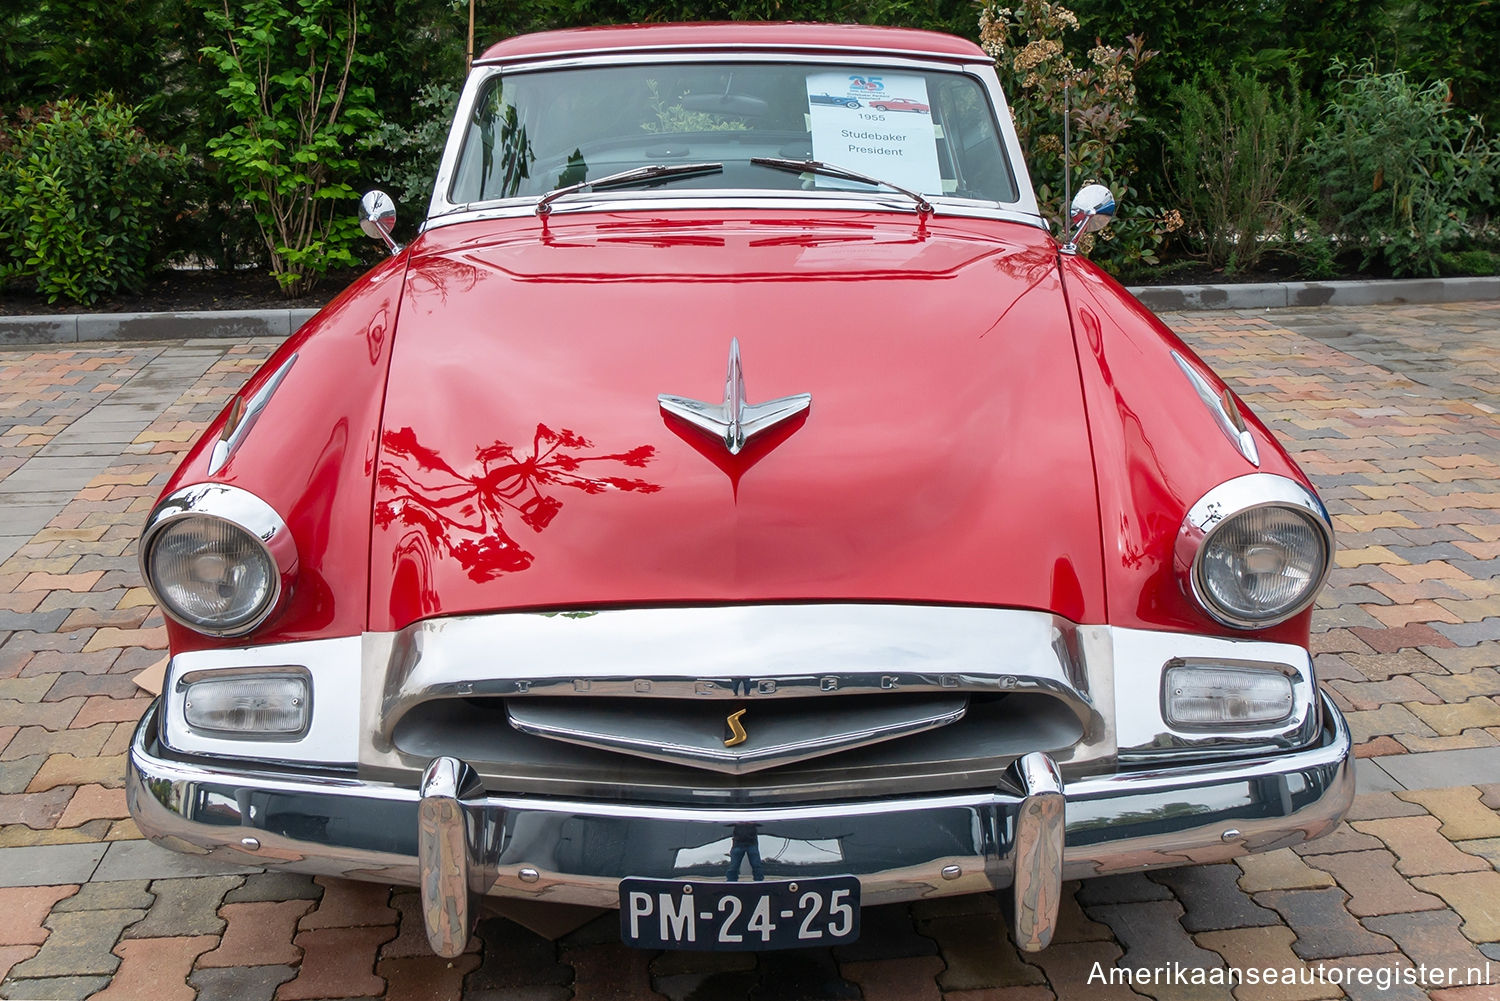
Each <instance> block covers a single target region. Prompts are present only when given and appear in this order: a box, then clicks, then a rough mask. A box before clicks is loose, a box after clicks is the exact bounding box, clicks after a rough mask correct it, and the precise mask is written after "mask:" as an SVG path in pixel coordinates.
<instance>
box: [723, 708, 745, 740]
mask: <svg viewBox="0 0 1500 1001" xmlns="http://www.w3.org/2000/svg"><path fill="white" fill-rule="evenodd" d="M743 715H745V710H743V709H741V710H739V711H738V712H732V713H730V714H729V718H728V719H726V720H724V722H725V723H727V724H729V736H727V737H725V738H724V746H725V747H734V746H735V745H736V744H743V743H744V742H745V741H747V740H749V739H750V738H749V737H748V736H747V735H746V733H745V728H744V727H742V726H740V717H741V716H743Z"/></svg>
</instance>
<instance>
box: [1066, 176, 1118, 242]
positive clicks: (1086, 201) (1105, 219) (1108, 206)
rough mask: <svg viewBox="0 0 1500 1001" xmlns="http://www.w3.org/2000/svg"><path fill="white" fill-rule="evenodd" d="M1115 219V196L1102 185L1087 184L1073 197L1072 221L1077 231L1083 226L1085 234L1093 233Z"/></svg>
mask: <svg viewBox="0 0 1500 1001" xmlns="http://www.w3.org/2000/svg"><path fill="white" fill-rule="evenodd" d="M1114 218H1115V196H1114V194H1112V193H1111V192H1110V190H1109V189H1108V188H1106V187H1105V186H1104V185H1102V184H1085V185H1084V186H1083V187H1082V188H1079V189H1078V194H1076V195H1074V196H1073V206H1072V214H1071V216H1070V219H1071V221H1072V224H1073V227H1074V228H1075V229H1076V228H1077V227H1078V226H1080V225H1082V226H1083V227H1084V228H1083V230H1082V232H1081V233H1079V235H1080V236H1081V235H1083V233H1093V232H1097V231H1098V230H1101V229H1103V228H1104V227H1105V226H1108V225H1109V224H1110V223H1111V222H1112V221H1113V220H1114Z"/></svg>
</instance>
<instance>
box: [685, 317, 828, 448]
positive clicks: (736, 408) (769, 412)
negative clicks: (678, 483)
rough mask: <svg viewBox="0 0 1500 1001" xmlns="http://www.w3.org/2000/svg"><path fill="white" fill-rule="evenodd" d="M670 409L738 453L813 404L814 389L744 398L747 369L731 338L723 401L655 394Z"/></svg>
mask: <svg viewBox="0 0 1500 1001" xmlns="http://www.w3.org/2000/svg"><path fill="white" fill-rule="evenodd" d="M656 400H657V402H658V403H660V404H661V408H662V409H663V410H665V411H666V412H667V413H669V414H672V415H674V416H676V417H680V418H682V419H683V420H685V421H687V422H688V423H689V424H691V425H693V426H694V427H696V428H700V429H702V430H704V431H707V432H708V433H709V434H711V435H713V436H714V437H715V438H717V439H718V440H719V441H722V442H723V443H724V447H725V448H727V449H729V454H730V455H739V454H740V450H741V449H743V448H744V447H745V444H746V442H748V441H750V439H752V438H754V437H755V436H756V435H758V434H761V433H762V432H764V431H769V430H770V429H771V428H773V427H775V426H776V425H778V424H781V423H783V422H784V421H788V420H791V419H792V418H793V417H796V416H797V415H798V414H800V413H802V412H803V411H804V410H806V409H807V408H808V407H810V406H812V394H811V393H798V394H796V395H795V396H783V397H781V398H780V399H778V400H768V401H766V402H765V403H747V402H746V401H745V373H744V370H743V369H742V368H741V367H740V341H739V338H737V337H736V338H731V339H730V341H729V372H728V373H727V374H726V375H725V376H724V402H723V403H704V402H703V401H702V400H690V399H688V398H687V397H685V396H671V395H669V394H667V393H662V394H661V395H660V396H658V397H657V398H656Z"/></svg>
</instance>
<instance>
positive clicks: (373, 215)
mask: <svg viewBox="0 0 1500 1001" xmlns="http://www.w3.org/2000/svg"><path fill="white" fill-rule="evenodd" d="M359 228H360V229H362V230H364V231H365V233H366V234H367V235H368V236H372V237H374V238H375V239H377V240H381V241H383V242H384V243H385V245H386V246H387V247H389V248H390V250H391V253H392V254H399V253H401V245H400V244H399V243H397V242H396V240H395V238H394V237H392V236H391V232H392V231H393V230H395V228H396V202H395V199H393V198H391V196H390V195H388V194H386V193H385V192H384V191H368V192H366V193H365V196H364V197H363V198H361V199H360V200H359Z"/></svg>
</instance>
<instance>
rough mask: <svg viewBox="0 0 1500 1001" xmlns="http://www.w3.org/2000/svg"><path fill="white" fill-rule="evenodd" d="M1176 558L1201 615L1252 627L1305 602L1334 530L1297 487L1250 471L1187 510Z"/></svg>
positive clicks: (1319, 576) (1319, 578)
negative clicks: (1199, 606) (1205, 613)
mask: <svg viewBox="0 0 1500 1001" xmlns="http://www.w3.org/2000/svg"><path fill="white" fill-rule="evenodd" d="M1176 555H1177V564H1178V569H1179V571H1180V572H1181V573H1183V574H1184V576H1185V577H1186V580H1187V584H1188V589H1189V591H1190V592H1191V593H1192V595H1193V597H1194V598H1195V599H1196V600H1197V602H1198V603H1199V604H1200V605H1201V606H1202V607H1203V609H1204V611H1206V612H1208V614H1209V615H1211V616H1213V617H1214V618H1215V619H1217V620H1219V621H1220V622H1223V623H1225V624H1226V625H1230V626H1235V627H1237V628H1240V629H1259V628H1263V627H1265V626H1271V625H1275V624H1276V623H1278V622H1284V621H1286V620H1287V619H1289V618H1291V617H1292V616H1293V615H1296V614H1297V613H1298V612H1300V611H1302V610H1303V609H1304V608H1306V607H1307V606H1308V605H1309V604H1311V603H1312V600H1313V598H1314V596H1315V595H1316V594H1317V592H1318V588H1319V587H1320V586H1322V583H1323V580H1324V578H1325V577H1327V575H1328V569H1329V566H1330V564H1331V563H1332V560H1333V530H1332V528H1331V527H1330V526H1329V522H1328V513H1327V511H1326V510H1324V508H1323V504H1322V502H1321V501H1319V500H1318V498H1317V496H1316V495H1314V494H1313V493H1312V492H1311V491H1309V490H1308V489H1306V488H1305V487H1303V486H1302V485H1301V484H1300V483H1297V482H1296V481H1294V480H1289V479H1287V478H1286V477H1282V476H1275V475H1272V474H1269V473H1253V474H1251V475H1249V476H1241V477H1239V478H1237V479H1233V480H1230V481H1228V482H1227V483H1223V484H1220V485H1219V486H1217V487H1215V488H1214V489H1213V490H1210V491H1209V492H1208V493H1207V494H1205V495H1204V496H1203V498H1202V499H1200V500H1199V501H1198V503H1196V504H1194V505H1193V507H1192V510H1190V511H1189V512H1188V516H1187V518H1186V519H1184V520H1183V523H1182V528H1181V530H1180V531H1179V533H1178V537H1177V554H1176Z"/></svg>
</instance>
